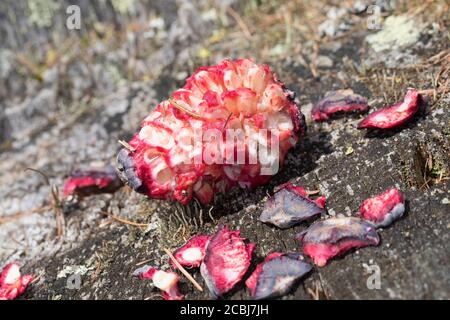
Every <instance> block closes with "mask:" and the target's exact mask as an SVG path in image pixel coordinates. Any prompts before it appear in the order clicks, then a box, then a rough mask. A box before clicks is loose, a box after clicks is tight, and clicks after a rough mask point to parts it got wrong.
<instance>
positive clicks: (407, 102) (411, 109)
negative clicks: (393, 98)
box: [358, 89, 420, 129]
mask: <svg viewBox="0 0 450 320" xmlns="http://www.w3.org/2000/svg"><path fill="white" fill-rule="evenodd" d="M419 100H420V95H419V93H418V91H417V90H414V89H411V90H408V92H407V93H406V95H405V98H404V99H403V101H402V102H398V103H396V104H394V105H392V106H389V107H384V108H381V109H379V110H377V111H374V112H372V113H371V114H369V115H368V116H367V118H365V119H364V120H363V121H361V122H360V123H359V125H358V129H391V128H395V127H398V126H400V125H402V124H404V123H406V122H408V121H409V120H411V119H412V118H413V116H414V115H415V114H416V112H417V111H418V110H419Z"/></svg>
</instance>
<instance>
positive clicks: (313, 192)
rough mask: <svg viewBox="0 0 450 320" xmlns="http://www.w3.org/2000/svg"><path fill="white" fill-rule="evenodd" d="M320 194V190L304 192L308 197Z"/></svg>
mask: <svg viewBox="0 0 450 320" xmlns="http://www.w3.org/2000/svg"><path fill="white" fill-rule="evenodd" d="M319 192H320V189H317V190H311V191H310V190H306V194H307V195H308V196H312V195H315V194H318V193H319Z"/></svg>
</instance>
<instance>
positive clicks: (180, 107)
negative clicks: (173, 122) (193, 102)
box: [169, 99, 201, 118]
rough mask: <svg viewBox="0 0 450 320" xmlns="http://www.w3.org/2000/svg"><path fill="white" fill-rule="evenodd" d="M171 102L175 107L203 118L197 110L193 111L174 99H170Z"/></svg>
mask: <svg viewBox="0 0 450 320" xmlns="http://www.w3.org/2000/svg"><path fill="white" fill-rule="evenodd" d="M169 102H170V104H172V105H173V106H174V107H175V108H177V109H178V110H180V111H183V112H186V113H187V114H189V115H191V116H193V117H195V118H201V116H200V115H198V114H196V113H195V112H193V111H192V110H189V109H187V108H185V107H183V106H181V105H179V104H178V103H176V102H175V100H173V99H169Z"/></svg>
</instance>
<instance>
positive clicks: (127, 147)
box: [118, 140, 136, 152]
mask: <svg viewBox="0 0 450 320" xmlns="http://www.w3.org/2000/svg"><path fill="white" fill-rule="evenodd" d="M118 142H119V143H120V144H121V145H122V146H123V147H124V148H125V149H127V150H128V151H130V152H135V151H136V149H135V148H133V147H132V146H130V144H129V143H128V142H126V141H123V140H119V141H118Z"/></svg>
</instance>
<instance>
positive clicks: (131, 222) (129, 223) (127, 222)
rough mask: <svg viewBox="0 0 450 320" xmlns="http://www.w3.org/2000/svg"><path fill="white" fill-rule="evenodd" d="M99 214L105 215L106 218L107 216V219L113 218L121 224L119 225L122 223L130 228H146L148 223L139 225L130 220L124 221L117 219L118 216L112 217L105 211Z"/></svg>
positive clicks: (112, 215)
mask: <svg viewBox="0 0 450 320" xmlns="http://www.w3.org/2000/svg"><path fill="white" fill-rule="evenodd" d="M101 213H102V214H104V215H106V216H109V217H111V218H113V219H114V220H116V221H118V222H121V223H124V224H128V225H130V226H135V227H140V228H146V227H148V223H139V222H134V221H130V220H127V219H124V218H120V217H118V216H116V215H114V214H112V213H109V212H105V211H101Z"/></svg>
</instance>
